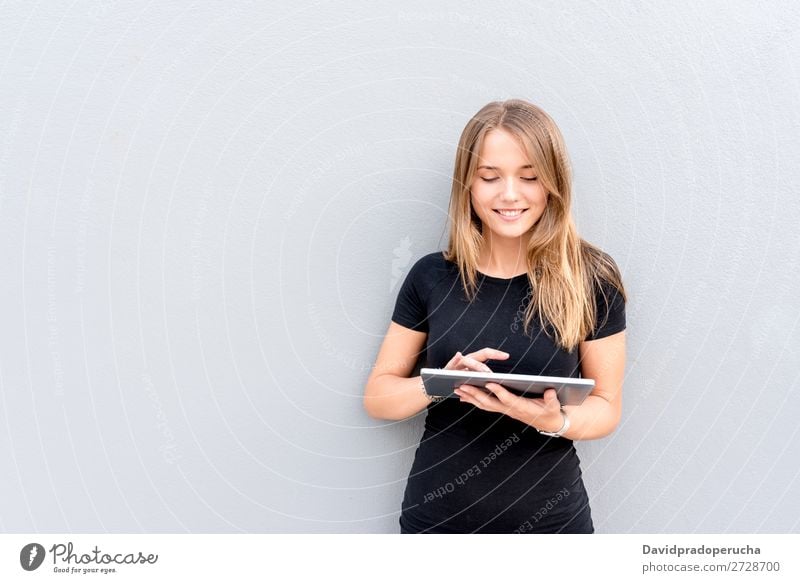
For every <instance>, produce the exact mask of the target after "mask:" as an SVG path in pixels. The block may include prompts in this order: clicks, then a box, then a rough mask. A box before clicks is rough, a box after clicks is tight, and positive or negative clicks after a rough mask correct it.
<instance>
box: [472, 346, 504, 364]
mask: <svg viewBox="0 0 800 583" xmlns="http://www.w3.org/2000/svg"><path fill="white" fill-rule="evenodd" d="M467 356H470V357H472V358H475V359H477V360H480V361H481V362H485V361H487V360H489V359H492V360H505V359H506V358H508V357H509V356H511V355H510V354H509V353H508V352H503V351H502V350H497V349H496V348H488V347H487V348H481V349H480V350H477V351H475V352H473V353H471V354H468V355H467Z"/></svg>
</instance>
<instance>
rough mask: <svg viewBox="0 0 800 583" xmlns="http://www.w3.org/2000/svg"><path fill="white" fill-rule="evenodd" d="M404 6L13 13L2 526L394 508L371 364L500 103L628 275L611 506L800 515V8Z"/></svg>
mask: <svg viewBox="0 0 800 583" xmlns="http://www.w3.org/2000/svg"><path fill="white" fill-rule="evenodd" d="M273 4H274V5H273ZM398 6H400V4H398V3H394V2H374V1H373V2H366V1H361V2H348V3H346V4H345V3H341V4H336V3H331V2H316V3H311V2H307V1H301V2H294V3H262V2H247V3H244V2H240V3H235V4H234V5H232V4H231V3H229V2H199V3H189V2H177V1H174V0H172V1H162V2H151V3H145V2H90V1H85V2H75V3H71V4H70V3H54V2H45V3H30V2H19V1H18V2H7V3H4V4H3V6H2V8H0V236H2V242H0V266H2V273H3V274H4V277H3V278H2V283H1V284H0V294H2V295H1V296H0V299H2V302H0V306H2V308H1V310H2V311H0V321H2V334H0V339H1V341H2V344H1V345H0V396H1V397H2V398H0V425H2V426H3V429H2V430H0V475H2V476H3V479H2V480H0V531H4V532H27V531H39V532H65V531H69V532H103V531H110V532H139V531H144V532H184V531H192V532H240V531H243V532H397V531H398V526H397V517H398V514H399V510H400V502H401V497H402V492H403V487H404V485H405V479H406V476H407V473H408V470H409V468H410V464H411V460H412V456H413V452H414V449H415V447H416V445H417V441H418V439H419V437H420V434H421V431H422V418H421V417H418V418H415V419H413V420H410V421H404V422H398V423H388V422H387V423H384V422H378V421H374V420H372V419H370V418H369V417H368V416H367V415H366V414H365V412H364V411H363V410H362V408H361V395H362V391H363V385H364V381H365V380H366V378H367V375H368V372H369V368H370V366H371V364H372V362H373V359H374V357H375V355H376V353H377V349H378V346H379V343H380V341H381V339H382V335H383V333H384V331H385V329H386V327H387V326H388V322H389V317H390V315H391V310H392V307H393V305H394V300H395V297H396V293H397V286H398V284H399V279H400V278H402V277H404V275H405V273H406V272H407V269H408V267H409V266H410V265H411V264H412V263H413V261H415V260H416V258H418V257H419V256H421V255H423V254H425V253H429V252H431V251H434V250H436V249H439V248H442V247H443V246H444V245H445V244H446V230H445V226H446V214H447V202H448V196H449V185H450V178H451V172H452V165H453V158H454V153H455V144H456V142H457V140H458V137H459V134H460V131H461V129H462V128H463V126H464V124H465V123H466V121H467V120H468V118H469V117H470V116H471V115H472V114H473V113H474V112H475V111H477V109H479V108H480V107H481V106H482V105H483V104H485V103H486V102H488V101H491V100H495V99H503V98H508V97H523V98H526V99H529V100H531V101H534V102H535V103H537V104H539V105H541V106H542V107H544V108H545V109H546V110H547V111H548V112H549V113H550V114H551V115H552V116H553V117H554V118H555V120H556V121H557V123H558V124H559V125H560V127H561V128H562V130H563V132H564V135H565V137H566V140H567V144H568V147H569V150H570V155H571V158H572V162H573V166H574V169H575V204H576V208H575V215H576V219H577V221H578V224H579V227H580V229H581V233H582V234H583V236H584V237H585V238H587V239H588V240H590V241H592V242H594V243H596V244H598V245H600V246H601V247H602V248H604V249H605V250H606V251H608V252H609V253H611V254H612V256H614V258H615V259H616V260H617V262H618V264H619V265H620V267H621V268H622V270H623V274H624V277H625V281H626V283H627V286H628V289H629V292H630V295H631V300H630V303H629V305H628V338H629V353H628V366H627V376H626V381H625V415H624V420H623V422H622V425H621V426H620V428H619V430H618V431H617V432H616V434H615V435H614V436H612V437H610V438H607V439H604V440H601V441H597V442H586V443H580V444H579V445H578V447H579V452H580V455H581V458H582V460H583V470H584V479H585V481H586V485H587V488H588V490H589V493H590V495H591V496H592V505H593V515H594V522H595V527H596V528H597V531H598V532H798V531H800V523H799V522H798V513H797V512H796V504H797V503H796V501H797V499H798V497H800V480H798V470H797V459H798V458H800V434H798V425H797V418H798V414H799V413H800V405H798V401H797V398H796V396H797V392H798V388H800V387H799V386H798V373H797V370H798V356H797V352H796V350H797V347H798V345H800V333H798V328H797V323H798V315H797V313H798V310H797V294H798V292H800V269H798V264H797V261H798V251H800V239H799V238H798V229H797V224H798V222H800V204H798V193H797V184H798V182H799V181H800V170H798V166H797V160H798V156H799V155H800V145H799V144H798V139H797V136H798V129H800V123H798V122H799V120H800V113H798V107H797V104H798V98H800V80H799V79H798V68H797V62H798V56H799V53H800V45H799V44H798V34H797V31H798V25H800V9H799V8H798V6H797V5H796V4H795V3H792V2H788V1H784V2H771V3H769V4H768V5H767V6H768V8H767V7H762V6H760V5H757V4H756V3H750V2H744V1H740V2H735V3H733V4H731V3H730V2H704V3H700V4H697V3H693V2H688V1H686V2H678V3H674V2H673V3H668V4H664V5H661V4H655V3H650V5H641V4H640V3H638V2H619V1H618V2H608V1H606V2H601V3H574V4H573V5H572V6H571V7H565V4H564V3H563V2H560V1H550V2H538V3H536V5H535V7H534V6H528V5H527V4H526V3H520V2H505V3H492V5H491V7H488V6H487V4H486V3H485V2H464V1H463V0H459V1H457V2H456V1H449V2H443V3H438V4H437V8H435V9H432V8H430V7H429V3H427V2H421V1H413V2H411V1H409V2H403V3H402V8H398ZM398 257H399V259H397V258H398ZM393 269H394V271H393ZM788 508H793V509H794V510H795V511H788V512H787V509H788Z"/></svg>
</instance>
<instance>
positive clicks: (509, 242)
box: [478, 233, 530, 278]
mask: <svg viewBox="0 0 800 583" xmlns="http://www.w3.org/2000/svg"><path fill="white" fill-rule="evenodd" d="M529 239H530V235H527V236H522V237H516V238H513V239H508V238H504V237H492V236H491V233H489V235H488V236H487V237H486V238H485V240H484V244H483V247H482V248H481V252H480V257H479V259H478V271H480V272H481V273H485V274H486V275H491V276H493V277H502V278H511V277H514V276H515V275H520V274H522V273H526V272H527V271H528V257H527V249H528V240H529Z"/></svg>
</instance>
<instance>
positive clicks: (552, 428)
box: [534, 409, 570, 437]
mask: <svg viewBox="0 0 800 583" xmlns="http://www.w3.org/2000/svg"><path fill="white" fill-rule="evenodd" d="M569 425H570V419H569V417H568V416H567V412H566V411H564V409H559V411H558V412H557V413H556V414H555V415H554V416H552V417H551V418H549V419H547V420H544V422H541V421H540V422H538V423H537V424H536V425H534V427H535V428H536V430H537V431H538V432H539V433H541V434H543V435H548V436H550V437H561V436H562V435H564V433H566V432H567V430H568V429H569Z"/></svg>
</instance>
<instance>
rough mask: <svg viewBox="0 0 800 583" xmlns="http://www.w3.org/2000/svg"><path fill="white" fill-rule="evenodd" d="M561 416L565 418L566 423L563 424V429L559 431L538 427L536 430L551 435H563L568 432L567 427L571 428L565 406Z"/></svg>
mask: <svg viewBox="0 0 800 583" xmlns="http://www.w3.org/2000/svg"><path fill="white" fill-rule="evenodd" d="M561 416H562V417H563V418H564V423H562V424H561V429H559V430H558V431H542V430H541V429H537V430H536V431H538V432H539V433H541V434H542V435H549V436H550V437H561V436H562V435H564V434H565V433H566V432H567V429H569V417H567V413H566V412H565V411H564V409H563V408H562V409H561Z"/></svg>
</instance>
